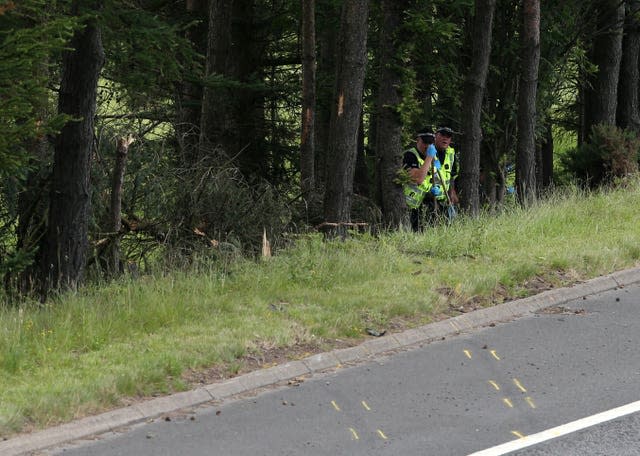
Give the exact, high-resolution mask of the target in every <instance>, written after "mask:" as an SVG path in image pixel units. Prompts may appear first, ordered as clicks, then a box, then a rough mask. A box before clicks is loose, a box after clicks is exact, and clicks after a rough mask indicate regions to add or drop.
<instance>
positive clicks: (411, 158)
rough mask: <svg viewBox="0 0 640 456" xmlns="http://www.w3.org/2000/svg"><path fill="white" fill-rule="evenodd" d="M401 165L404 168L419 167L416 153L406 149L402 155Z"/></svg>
mask: <svg viewBox="0 0 640 456" xmlns="http://www.w3.org/2000/svg"><path fill="white" fill-rule="evenodd" d="M402 166H404V169H411V168H420V164H419V163H418V157H416V154H414V153H413V152H411V151H410V150H408V151H406V152H405V153H404V156H403V157H402Z"/></svg>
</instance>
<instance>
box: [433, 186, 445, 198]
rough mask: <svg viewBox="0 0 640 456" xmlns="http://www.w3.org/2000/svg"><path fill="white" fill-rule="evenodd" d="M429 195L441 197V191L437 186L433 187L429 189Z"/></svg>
mask: <svg viewBox="0 0 640 456" xmlns="http://www.w3.org/2000/svg"><path fill="white" fill-rule="evenodd" d="M431 194H432V195H433V196H440V195H442V189H441V188H440V186H439V185H434V186H433V187H431Z"/></svg>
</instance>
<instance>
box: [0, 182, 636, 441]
mask: <svg viewBox="0 0 640 456" xmlns="http://www.w3.org/2000/svg"><path fill="white" fill-rule="evenodd" d="M639 190H640V185H639V184H638V183H637V182H635V183H632V184H629V185H628V186H627V187H626V188H624V189H618V190H616V191H609V192H600V193H595V194H589V195H583V194H581V193H580V192H578V191H568V192H566V193H564V194H563V195H560V196H556V197H554V198H553V199H551V200H549V201H546V202H545V203H544V204H540V205H538V206H536V207H533V208H530V209H529V210H522V209H512V210H509V211H505V212H504V213H503V214H500V215H485V216H482V217H480V218H478V219H474V220H465V219H462V218H461V219H460V220H457V221H456V223H454V224H452V225H450V226H441V227H438V228H434V229H433V230H430V231H429V232H426V233H424V234H420V235H416V234H413V233H408V232H396V233H390V234H384V235H381V236H378V237H373V236H370V235H362V236H355V237H353V238H352V239H350V240H348V241H346V242H340V241H335V242H325V241H323V240H322V239H321V237H320V236H319V235H309V236H305V237H301V238H300V239H299V240H298V241H297V242H296V244H295V246H294V247H291V248H290V249H287V250H284V251H281V252H279V253H278V254H277V255H276V256H274V257H272V258H268V259H264V260H261V261H257V262H255V261H246V260H238V261H237V262H235V263H233V264H232V265H231V266H227V267H226V268H225V269H219V268H218V267H216V266H215V265H212V266H210V267H209V268H208V269H206V270H202V268H200V269H199V270H198V271H192V272H190V273H186V272H173V273H171V274H165V275H162V276H157V277H142V278H140V279H137V280H122V281H120V282H117V283H113V284H110V285H108V286H104V287H101V288H98V289H85V290H83V291H82V292H79V293H76V294H72V295H65V296H64V297H62V298H59V299H58V300H56V301H52V302H49V303H47V304H46V305H45V306H44V307H43V306H37V305H30V304H24V305H22V306H21V307H19V308H14V307H8V306H1V307H0V437H3V438H7V437H9V436H10V435H12V434H14V433H16V432H21V431H26V430H31V429H37V428H43V427H46V426H50V425H54V424H58V423H61V422H65V421H69V420H72V419H75V418H79V417H82V416H86V415H88V414H93V413H98V412H101V411H104V410H106V409H109V408H113V407H117V406H121V405H124V404H126V403H129V402H131V401H134V400H140V399H142V398H145V397H149V396H154V395H160V394H167V393H170V392H174V391H181V390H185V389H188V388H190V387H192V386H193V384H194V383H196V382H198V381H200V382H202V381H206V382H212V381H215V380H216V379H222V378H225V377H229V376H233V375H236V374H238V373H240V372H243V371H246V370H248V369H251V368H255V367H256V366H260V365H268V364H269V363H271V362H272V361H273V360H274V359H276V354H278V357H279V358H278V359H292V358H296V357H301V356H304V355H306V354H308V353H310V352H313V351H318V350H323V349H328V348H331V347H335V346H337V345H352V344H355V343H357V342H358V341H360V340H362V339H363V338H364V337H366V332H365V328H376V329H387V330H389V331H393V330H400V329H404V328H407V327H412V326H418V325H421V324H425V323H428V322H430V321H435V320H438V319H442V318H446V317H447V316H450V315H455V314H457V313H459V312H466V311H469V310H472V309H475V308H479V307H483V306H491V305H495V304H497V303H500V302H503V301H505V300H509V299H513V298H517V297H522V296H526V295H530V294H533V293H536V292H538V291H540V290H541V289H546V288H549V287H558V286H563V285H568V284H571V283H575V282H576V281H579V280H582V279H587V278H591V277H595V276H598V275H602V274H607V273H611V272H613V271H616V270H621V269H625V268H628V267H632V266H635V265H638V264H640V229H638V226H637V220H640V191H639Z"/></svg>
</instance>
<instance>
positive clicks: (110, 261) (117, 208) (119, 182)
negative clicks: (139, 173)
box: [107, 136, 134, 275]
mask: <svg viewBox="0 0 640 456" xmlns="http://www.w3.org/2000/svg"><path fill="white" fill-rule="evenodd" d="M133 141H134V139H133V136H128V137H126V138H118V141H117V145H116V162H115V167H114V170H113V181H112V183H111V207H110V211H109V225H110V226H109V230H110V231H111V232H112V233H113V238H112V239H111V242H110V244H109V252H108V254H107V272H111V273H112V274H114V275H115V274H117V273H119V272H120V271H121V270H122V267H121V266H120V229H121V228H122V188H123V186H124V175H125V172H126V170H127V155H128V154H129V146H130V145H131V144H132V143H133Z"/></svg>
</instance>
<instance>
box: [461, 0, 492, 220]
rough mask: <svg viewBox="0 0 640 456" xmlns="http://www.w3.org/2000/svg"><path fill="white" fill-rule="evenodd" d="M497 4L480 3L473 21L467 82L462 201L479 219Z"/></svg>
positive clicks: (486, 1)
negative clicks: (483, 124)
mask: <svg viewBox="0 0 640 456" xmlns="http://www.w3.org/2000/svg"><path fill="white" fill-rule="evenodd" d="M495 6H496V0H477V1H476V6H475V15H474V20H473V30H474V37H475V39H474V41H473V45H472V48H473V50H472V55H473V57H472V60H471V68H470V69H469V74H468V76H467V80H466V82H465V90H464V100H465V110H464V114H463V122H462V127H463V133H464V135H463V136H462V154H461V160H460V168H461V169H460V197H461V199H462V200H461V204H462V207H463V209H465V210H466V211H467V212H468V213H469V214H471V215H473V216H476V215H477V214H478V213H479V211H480V194H479V189H480V141H481V140H482V131H481V129H480V120H481V116H482V100H483V97H484V92H485V86H486V83H487V72H488V69H489V58H490V56H491V31H492V28H493V14H494V11H495Z"/></svg>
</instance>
